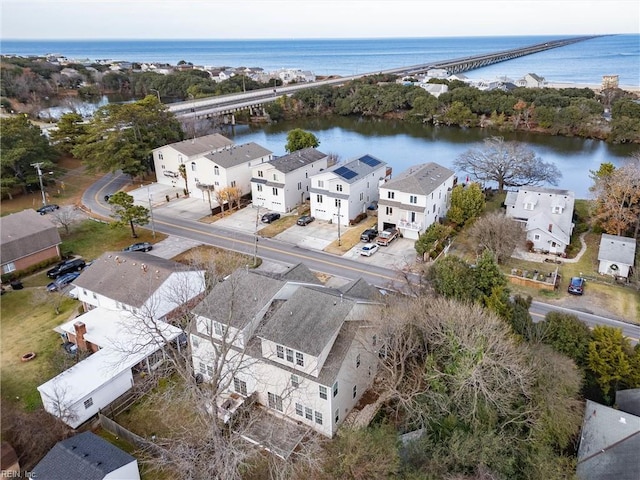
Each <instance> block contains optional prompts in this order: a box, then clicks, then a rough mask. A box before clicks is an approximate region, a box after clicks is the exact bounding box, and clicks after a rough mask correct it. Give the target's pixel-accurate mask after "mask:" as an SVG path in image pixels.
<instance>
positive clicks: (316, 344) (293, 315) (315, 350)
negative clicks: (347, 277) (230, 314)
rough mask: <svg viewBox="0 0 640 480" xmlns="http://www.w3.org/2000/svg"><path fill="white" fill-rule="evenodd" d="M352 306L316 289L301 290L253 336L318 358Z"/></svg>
mask: <svg viewBox="0 0 640 480" xmlns="http://www.w3.org/2000/svg"><path fill="white" fill-rule="evenodd" d="M355 303H356V302H354V301H353V300H350V299H347V298H340V297H337V296H335V295H331V294H329V293H327V292H324V291H320V290H319V289H311V288H305V287H301V288H298V289H297V290H296V292H295V293H293V295H291V297H290V298H289V299H288V300H287V301H286V303H285V304H284V305H282V306H281V307H280V308H279V309H278V310H277V311H276V312H275V313H274V314H273V316H272V317H271V318H270V319H269V320H268V322H267V324H266V325H265V326H264V327H263V328H262V329H261V330H260V331H259V332H258V333H257V335H258V336H260V337H261V338H264V339H266V340H270V341H272V342H275V343H277V344H280V345H286V346H287V347H290V348H292V349H295V350H298V351H300V352H304V353H307V354H310V355H313V356H318V355H320V352H321V351H322V350H323V349H324V348H325V347H326V346H327V344H328V343H329V341H330V339H331V338H332V337H333V336H334V335H336V334H337V332H338V330H339V329H340V327H341V326H342V324H343V323H344V321H345V319H346V317H347V316H348V315H349V313H350V312H351V310H352V309H353V307H354V305H355Z"/></svg>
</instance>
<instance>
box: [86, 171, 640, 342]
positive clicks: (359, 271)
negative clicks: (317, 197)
mask: <svg viewBox="0 0 640 480" xmlns="http://www.w3.org/2000/svg"><path fill="white" fill-rule="evenodd" d="M130 183H131V182H130V180H129V178H128V177H127V176H126V175H123V174H107V175H105V176H103V177H102V178H100V179H99V180H98V181H97V182H95V183H94V184H93V185H91V186H90V187H89V188H88V189H87V190H86V191H85V192H84V194H83V196H82V203H83V205H84V207H85V209H86V210H87V211H88V212H89V213H90V214H91V215H92V216H94V217H97V218H102V219H109V218H110V217H109V215H110V209H109V207H108V206H107V204H106V203H105V202H104V196H105V195H106V194H111V193H115V192H116V191H118V190H119V189H121V188H123V187H124V186H126V185H128V184H130ZM178 201H183V202H185V201H187V200H178ZM145 206H147V205H145ZM149 227H150V226H149V225H148V226H147V228H149ZM153 228H154V229H155V231H157V232H161V233H163V234H166V235H172V236H178V237H182V238H185V239H189V240H193V241H196V242H199V243H202V244H207V245H213V246H216V247H220V248H224V249H227V250H232V251H236V252H240V253H244V254H248V255H253V254H254V253H255V251H256V237H255V235H251V234H247V233H244V232H240V231H237V230H231V229H228V228H223V227H219V226H216V225H212V224H206V223H201V222H198V221H195V220H193V219H189V218H184V217H182V218H181V217H180V216H178V215H176V214H175V213H173V211H172V210H171V209H169V208H162V207H160V208H157V207H156V208H153ZM257 254H258V256H259V257H261V258H263V259H265V260H270V261H274V262H278V263H281V264H287V265H295V264H297V263H300V262H303V263H305V264H306V265H307V266H308V267H309V268H310V269H311V270H313V271H315V272H318V273H322V274H326V275H330V276H332V277H338V278H343V279H348V280H353V279H357V278H362V279H364V280H365V281H367V282H368V283H370V284H372V285H375V286H377V287H379V288H382V289H387V290H394V291H400V292H403V293H410V291H411V289H412V288H415V287H419V285H420V282H421V278H420V276H419V275H417V274H414V273H411V272H405V271H400V270H398V269H391V268H386V267H383V266H378V265H374V264H368V263H362V262H357V261H354V260H352V259H349V258H345V257H341V256H338V255H333V254H330V253H326V252H324V251H319V250H312V249H307V248H302V247H300V246H297V245H291V244H288V243H285V242H282V241H279V240H276V239H269V238H262V237H260V238H259V240H258V242H257ZM550 311H559V312H563V313H570V314H573V315H575V316H577V317H578V318H579V319H580V320H581V321H583V322H584V323H586V324H587V325H588V326H589V327H593V326H595V325H608V326H611V327H615V328H621V329H622V331H623V333H624V335H625V336H627V337H628V338H629V339H630V340H631V342H632V343H633V344H636V343H637V342H638V340H639V338H640V326H638V325H633V324H631V323H628V322H624V321H623V319H615V318H607V317H603V316H599V315H594V314H591V313H586V312H581V311H579V310H572V309H567V308H563V307H558V306H555V305H550V304H546V303H542V302H537V301H534V302H533V303H532V305H531V310H530V313H531V315H532V317H533V319H534V321H540V320H542V319H543V318H544V316H545V315H546V313H548V312H550Z"/></svg>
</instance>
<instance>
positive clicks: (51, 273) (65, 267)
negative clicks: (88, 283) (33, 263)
mask: <svg viewBox="0 0 640 480" xmlns="http://www.w3.org/2000/svg"><path fill="white" fill-rule="evenodd" d="M86 265H87V263H86V262H85V261H84V259H83V258H72V259H71V260H65V261H64V262H60V263H59V264H57V265H56V266H55V267H53V268H51V269H49V270H47V277H49V278H58V277H59V276H61V275H64V274H65V273H70V272H79V271H80V270H82V269H83V268H84V267H85V266H86Z"/></svg>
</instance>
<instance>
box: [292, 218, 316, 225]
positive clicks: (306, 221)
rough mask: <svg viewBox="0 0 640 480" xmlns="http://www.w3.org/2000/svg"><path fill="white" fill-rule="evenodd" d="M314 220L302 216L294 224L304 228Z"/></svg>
mask: <svg viewBox="0 0 640 480" xmlns="http://www.w3.org/2000/svg"><path fill="white" fill-rule="evenodd" d="M315 219H316V218H315V217H312V216H311V215H302V216H301V217H300V218H298V220H297V221H296V224H297V225H300V226H302V227H304V226H305V225H309V224H310V223H311V222H313V221H314V220H315Z"/></svg>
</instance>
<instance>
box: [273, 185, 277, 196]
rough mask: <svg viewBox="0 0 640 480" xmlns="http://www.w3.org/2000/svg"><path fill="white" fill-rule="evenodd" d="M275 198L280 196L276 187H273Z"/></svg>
mask: <svg viewBox="0 0 640 480" xmlns="http://www.w3.org/2000/svg"><path fill="white" fill-rule="evenodd" d="M273 196H274V197H277V196H278V189H277V188H276V187H273Z"/></svg>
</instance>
